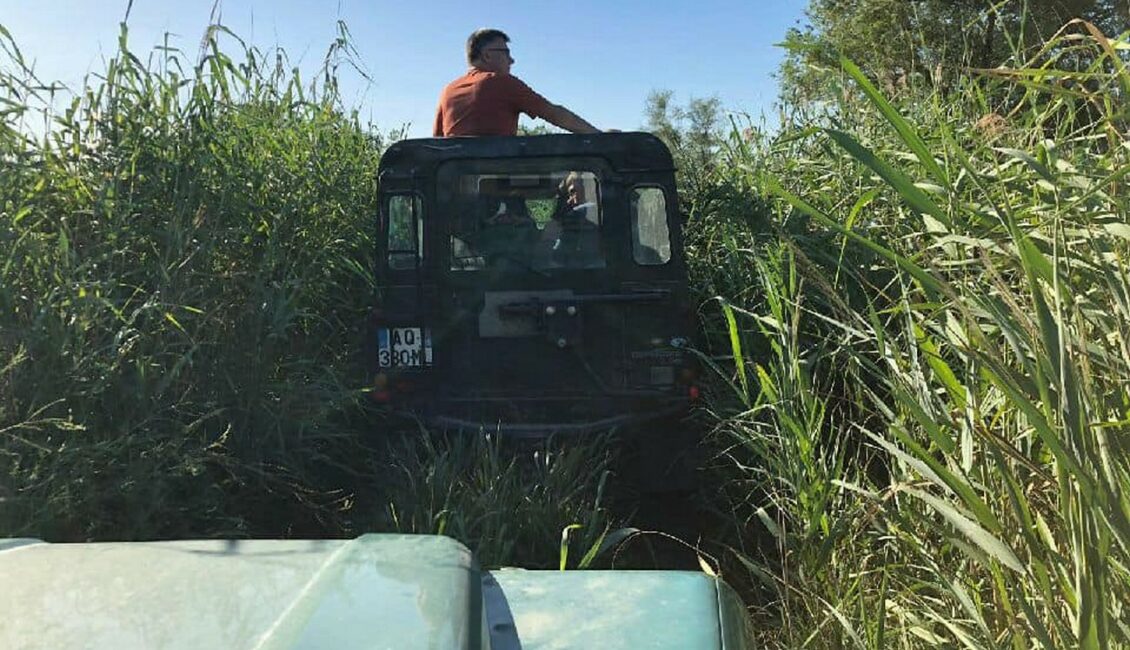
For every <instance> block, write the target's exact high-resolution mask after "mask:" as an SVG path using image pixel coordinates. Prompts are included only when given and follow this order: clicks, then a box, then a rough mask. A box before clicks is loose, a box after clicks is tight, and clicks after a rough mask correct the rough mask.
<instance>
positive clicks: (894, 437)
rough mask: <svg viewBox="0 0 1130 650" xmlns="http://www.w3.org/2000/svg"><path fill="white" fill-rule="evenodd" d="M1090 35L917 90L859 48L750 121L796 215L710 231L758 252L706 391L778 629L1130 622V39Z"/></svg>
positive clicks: (983, 637)
mask: <svg viewBox="0 0 1130 650" xmlns="http://www.w3.org/2000/svg"><path fill="white" fill-rule="evenodd" d="M1070 38H1071V40H1067V38H1066V37H1065V38H1064V40H1060V41H1058V42H1050V43H1048V44H1046V45H1045V47H1044V48H1042V49H1043V50H1044V52H1045V57H1046V58H1044V59H1043V60H1042V61H1041V63H1040V67H1039V68H1038V69H1032V68H1026V69H1003V70H1001V71H999V73H994V74H993V75H992V76H986V77H984V78H981V79H977V80H970V81H969V82H967V83H965V84H964V85H962V86H961V87H960V88H959V90H960V92H959V93H949V94H942V93H941V92H940V91H939V92H934V93H931V94H910V95H906V96H903V97H901V98H900V99H898V100H897V101H895V100H892V99H891V98H889V97H887V96H884V94H883V93H882V91H881V90H880V89H878V88H876V87H875V86H874V85H873V84H872V82H871V81H870V80H869V78H868V76H867V75H866V73H865V72H863V71H861V70H859V69H858V68H856V67H855V66H854V65H851V64H850V63H848V62H845V63H844V65H843V67H842V68H841V70H840V74H842V75H843V76H844V78H846V79H849V80H851V82H852V83H854V84H856V86H857V89H858V92H859V97H862V98H864V101H865V102H866V104H860V103H859V102H858V101H857V99H856V98H855V97H845V98H844V100H843V101H844V102H845V103H844V104H843V105H842V106H841V107H840V110H838V111H836V112H835V113H834V116H835V121H836V124H837V128H834V129H832V128H826V127H825V124H826V122H825V120H823V119H818V120H815V121H814V122H813V123H811V124H799V125H790V126H788V127H786V128H785V129H784V130H782V132H781V133H779V134H778V135H777V136H776V137H775V138H773V139H772V140H770V141H768V142H767V143H765V144H764V145H762V146H761V147H760V148H753V149H750V148H748V147H746V146H745V143H744V141H743V140H742V139H741V138H738V137H737V134H735V138H734V139H733V141H732V143H731V151H732V152H733V155H735V160H736V162H737V164H735V165H734V166H733V167H729V168H727V169H728V170H729V171H728V173H731V174H733V175H736V176H744V177H745V179H744V181H742V180H735V181H733V183H734V184H735V185H740V184H741V183H743V182H744V183H745V185H746V186H748V187H753V188H761V191H762V192H764V193H770V194H772V195H774V196H775V197H776V200H775V201H773V204H772V205H773V209H774V212H775V217H774V220H775V221H776V222H777V223H778V224H780V226H779V227H778V228H777V229H776V231H775V234H776V235H777V236H776V237H774V238H771V239H767V238H766V237H764V236H762V237H761V238H760V239H758V240H749V239H748V234H746V233H744V232H742V231H741V230H739V229H738V228H736V227H734V226H733V225H731V226H730V227H729V228H730V230H731V231H732V232H733V233H734V234H735V237H734V238H732V239H727V238H724V237H715V238H713V239H712V240H710V241H708V242H704V243H703V244H701V245H704V246H705V247H706V250H705V251H702V252H701V254H706V255H710V256H715V257H717V256H721V255H725V256H726V258H727V259H728V260H730V261H731V266H728V267H725V268H719V269H718V270H717V271H715V273H716V274H717V275H719V276H723V275H726V274H729V273H731V272H732V270H733V269H734V268H735V266H737V265H738V263H739V262H738V261H739V260H740V259H741V257H742V256H745V257H746V261H745V264H744V268H752V269H755V270H756V274H755V275H754V276H753V280H754V281H756V283H757V289H756V290H752V291H747V292H745V293H743V294H741V295H738V296H730V295H724V297H723V304H724V305H726V309H724V310H723V311H724V315H728V314H733V315H735V318H730V319H725V318H722V319H719V321H718V322H723V323H725V322H728V326H726V327H717V328H716V329H715V330H713V337H714V339H715V341H716V345H717V347H718V348H719V349H720V350H726V351H727V354H732V353H735V352H738V351H739V350H740V351H741V354H743V355H744V357H745V358H744V359H743V360H742V361H740V362H739V363H736V364H735V367H734V368H733V369H732V371H729V370H727V371H725V372H726V379H727V382H726V386H727V389H726V390H725V391H720V392H717V393H716V397H715V401H714V408H715V410H716V411H718V412H719V413H720V414H725V417H723V418H722V419H721V420H720V423H719V427H718V431H717V434H718V435H717V441H716V444H717V446H718V448H719V449H720V450H721V452H722V453H723V454H724V455H723V458H725V459H729V461H730V462H731V465H730V467H729V470H728V471H727V470H726V468H725V467H723V468H721V470H720V471H723V472H725V475H726V476H727V477H729V478H730V481H729V482H728V483H727V487H726V493H727V496H728V498H729V500H730V504H731V505H730V507H731V509H732V511H733V512H734V514H735V516H736V518H737V519H738V521H740V522H744V525H745V526H747V527H748V528H746V529H745V530H744V532H742V533H741V534H739V535H737V536H735V537H734V538H732V539H731V540H730V542H729V545H730V546H732V547H733V548H734V549H736V551H735V554H734V555H733V556H734V557H735V558H736V560H737V564H738V565H739V566H741V567H744V568H746V569H749V571H750V572H751V576H752V578H753V580H754V581H755V582H760V583H761V584H762V585H763V586H764V588H765V589H766V590H767V593H768V594H770V595H768V596H767V598H768V599H769V600H770V601H771V602H772V603H773V605H772V606H771V607H770V608H768V609H767V610H763V611H766V615H765V616H764V617H763V620H762V624H761V626H760V627H761V629H763V630H765V633H764V638H763V641H764V642H765V643H766V644H767V645H771V646H779V647H789V648H793V647H843V646H844V645H854V646H856V647H887V646H892V645H897V646H899V647H921V646H924V645H941V646H947V647H969V648H982V647H1014V648H1027V647H1045V648H1058V647H1068V646H1078V647H1091V648H1100V647H1101V648H1105V647H1123V646H1125V645H1127V644H1130V621H1128V620H1127V619H1126V611H1125V608H1124V606H1123V603H1125V602H1127V600H1128V598H1130V571H1128V570H1127V567H1128V566H1130V526H1128V523H1130V501H1128V500H1127V497H1126V495H1127V494H1130V462H1128V460H1127V459H1128V458H1130V456H1128V455H1127V448H1126V445H1127V444H1128V442H1130V438H1127V433H1128V432H1130V417H1128V416H1130V411H1128V404H1130V403H1128V402H1127V398H1126V396H1127V395H1130V383H1128V379H1127V378H1128V377H1130V354H1127V351H1128V350H1130V347H1128V344H1127V340H1128V339H1127V337H1128V335H1130V308H1128V304H1130V302H1128V297H1130V276H1128V275H1127V273H1126V267H1127V263H1126V259H1127V255H1128V254H1130V239H1127V238H1126V236H1125V232H1124V231H1125V228H1124V223H1125V220H1126V215H1127V214H1130V203H1128V202H1127V197H1126V193H1125V191H1124V189H1125V182H1124V179H1125V178H1126V177H1127V176H1128V175H1130V145H1128V144H1127V139H1126V137H1125V122H1124V115H1123V114H1122V108H1121V107H1122V104H1121V102H1119V101H1117V99H1118V98H1119V97H1121V96H1123V95H1122V93H1123V92H1124V88H1123V87H1122V86H1123V76H1124V75H1125V73H1126V68H1125V64H1124V63H1123V62H1122V61H1121V59H1120V58H1119V55H1118V54H1117V52H1118V48H1125V47H1126V43H1125V41H1123V42H1121V43H1114V44H1112V43H1110V42H1108V41H1107V40H1106V39H1104V38H1102V37H1101V36H1100V35H1098V34H1094V35H1091V36H1088V37H1087V38H1086V39H1080V38H1077V37H1070ZM1082 48H1089V51H1087V52H1078V51H1077V49H1082ZM1079 55H1081V56H1079ZM1080 61H1089V62H1090V63H1089V64H1088V65H1087V67H1085V68H1083V69H1079V68H1078V67H1077V65H1078V63H1079V62H1080ZM1051 74H1054V75H1055V76H1057V77H1058V78H1059V79H1061V80H1065V81H1067V82H1078V83H1081V82H1083V81H1086V82H1087V83H1088V84H1089V88H1091V89H1092V91H1093V94H1092V95H1090V99H1089V101H1088V104H1087V106H1080V104H1079V103H1078V102H1076V101H1075V97H1073V96H1072V94H1071V92H1070V90H1068V89H1067V88H1066V84H1065V85H1060V86H1058V87H1049V86H1048V85H1047V84H1045V83H1044V81H1045V79H1046V75H1051ZM994 93H1008V94H1010V95H1012V96H1015V97H1018V98H1021V99H1020V101H1019V103H1018V105H1017V107H1016V109H1015V110H1014V111H1013V112H1012V114H1011V115H1010V116H1009V118H1008V119H1007V120H1005V121H1004V123H1003V124H1002V123H992V124H988V123H986V122H985V121H984V120H981V119H979V118H980V116H981V115H982V114H983V110H984V106H985V101H986V100H985V98H986V97H987V96H989V95H991V94H994ZM712 218H714V215H708V216H707V219H708V220H709V219H712ZM719 218H720V219H721V220H722V221H724V222H726V223H728V224H740V223H741V221H740V220H739V219H737V218H736V217H735V216H733V215H729V216H727V215H719ZM798 219H800V220H802V222H803V223H804V224H805V227H804V228H803V229H797V228H791V227H790V226H789V224H790V223H791V222H795V221H796V220H798ZM829 235H830V236H831V237H832V240H831V241H829V240H828V239H825V237H827V236H829ZM819 242H823V243H822V245H821V244H819ZM718 249H723V250H722V251H719V250H718ZM821 249H823V251H822V250H821ZM831 251H835V254H829V253H830V252H831ZM706 268H707V269H709V267H706ZM725 281H726V280H725V279H723V278H719V279H718V280H717V281H716V283H717V285H718V286H723V283H724V282H725ZM750 351H753V352H752V353H751V352H750ZM743 368H744V370H743ZM750 368H753V369H754V370H753V371H750V370H749V369H750ZM720 369H721V368H720ZM731 372H732V374H731ZM746 374H748V376H749V377H750V378H751V380H750V381H748V382H746V381H743V380H742V377H743V376H745V375H746ZM758 531H760V532H758ZM763 537H767V538H768V539H769V540H770V541H769V542H765V541H762V540H761V539H760V538H763ZM732 575H733V573H731V574H730V576H732ZM814 630H815V631H818V632H814ZM831 630H835V631H836V632H835V633H829V632H830V631H831Z"/></svg>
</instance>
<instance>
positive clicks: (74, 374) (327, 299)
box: [0, 27, 380, 539]
mask: <svg viewBox="0 0 1130 650" xmlns="http://www.w3.org/2000/svg"><path fill="white" fill-rule="evenodd" d="M223 34H224V32H223V30H222V28H213V29H212V30H210V31H209V34H208V37H207V39H206V41H205V42H206V47H205V48H204V50H203V52H202V54H201V56H200V58H199V59H198V60H197V61H196V62H195V63H192V62H190V61H188V60H186V57H185V56H184V55H183V54H182V53H180V52H177V51H175V50H171V49H166V50H164V51H162V52H161V53H160V54H159V56H157V58H156V60H155V61H153V62H151V63H150V64H149V65H144V64H142V62H141V61H140V60H139V59H138V58H137V57H136V56H135V55H134V54H133V53H132V52H131V51H130V50H129V49H128V46H127V42H126V30H125V28H124V27H123V28H122V37H121V50H120V51H119V53H118V55H117V56H116V57H115V58H114V59H112V60H111V61H110V62H109V63H108V64H107V69H106V72H105V74H104V76H103V77H102V78H101V79H98V80H94V81H93V83H90V84H88V85H87V86H86V88H85V89H83V90H82V91H81V92H79V93H78V94H77V95H76V96H75V97H74V99H73V101H71V102H70V103H69V104H67V105H65V106H64V108H63V110H62V111H61V112H58V113H56V112H55V111H54V107H53V106H52V104H51V102H50V98H49V97H46V96H45V92H44V91H43V90H42V87H43V85H44V84H42V83H40V82H39V81H38V80H37V79H35V78H34V76H33V75H32V73H31V72H30V71H29V70H28V69H27V67H26V66H25V65H24V63H23V61H22V59H21V58H20V55H19V51H18V50H17V49H16V47H15V44H14V43H13V42H12V41H11V40H10V39H6V40H4V41H3V44H4V51H5V53H6V55H7V57H8V61H7V63H6V64H5V65H4V66H2V67H0V70H3V71H4V72H3V76H2V77H0V93H2V95H0V99H2V100H3V102H4V106H6V107H7V109H6V110H5V112H4V115H3V124H4V128H3V129H0V152H2V153H0V156H3V158H4V159H5V164H4V165H3V166H2V167H0V242H3V245H2V247H0V367H3V368H4V371H3V379H2V380H0V381H2V382H3V384H2V385H3V390H2V391H0V431H3V436H2V438H0V459H2V461H3V464H4V470H3V472H2V475H3V477H4V478H3V484H2V488H0V499H3V501H2V502H0V507H2V512H0V524H2V525H0V529H3V531H4V533H5V534H37V535H42V536H46V537H49V538H53V539H91V538H100V539H107V538H127V539H128V538H138V537H153V536H157V537H166V536H183V535H186V534H191V533H192V532H194V531H200V530H202V529H207V530H209V531H210V533H211V534H229V535H242V534H254V533H256V532H258V531H264V530H277V526H278V524H277V523H276V522H277V521H278V520H279V519H280V518H285V519H289V520H290V525H291V526H293V528H294V529H295V530H301V529H303V528H306V529H309V530H317V529H321V528H322V527H323V526H329V527H330V528H333V527H335V525H336V524H334V523H333V522H334V521H339V520H340V505H341V501H340V499H341V495H340V494H337V493H336V492H335V490H338V489H340V487H339V486H340V485H341V484H340V482H339V479H331V478H330V477H332V476H333V475H334V474H335V473H337V471H338V467H339V466H341V465H342V464H345V465H347V464H348V462H347V459H348V458H349V454H350V449H351V448H353V447H355V446H356V445H357V443H356V442H353V441H352V439H353V436H347V435H342V432H343V430H348V429H349V428H351V427H354V426H356V424H355V422H356V421H357V420H359V419H361V412H362V410H363V395H362V393H361V392H360V390H359V388H360V387H361V385H362V380H363V373H362V368H361V367H360V365H359V363H358V359H357V355H356V352H355V350H356V349H357V348H358V346H359V345H360V342H361V337H360V329H359V327H360V325H361V324H362V323H363V319H364V315H365V313H366V311H367V309H368V298H369V296H370V294H371V291H372V277H371V274H370V271H369V263H368V258H369V251H370V250H371V246H372V235H371V230H372V229H371V226H370V223H369V220H368V218H366V217H369V216H370V215H372V214H373V212H374V209H375V187H374V184H373V182H372V178H374V176H375V172H376V165H377V161H378V155H379V150H380V142H379V141H378V140H377V139H376V138H374V137H373V136H372V135H370V134H369V132H368V131H367V130H365V129H363V128H362V127H361V125H360V124H358V123H357V121H356V119H355V118H353V117H350V116H348V115H346V114H345V113H344V112H343V111H342V110H341V109H340V108H339V107H338V101H337V96H336V94H335V84H334V82H333V81H332V79H333V76H332V75H333V70H334V69H335V68H336V66H337V65H338V62H339V61H340V60H343V59H345V58H348V57H349V56H351V53H350V50H349V49H348V46H347V45H346V44H345V42H344V41H341V42H339V43H337V44H335V47H334V48H331V50H330V53H329V54H328V55H327V59H326V62H325V66H324V72H325V78H324V80H323V81H322V82H321V83H317V84H312V85H309V86H304V85H303V84H302V82H301V80H300V78H299V76H298V73H297V71H291V70H290V69H288V67H287V64H286V61H285V58H284V57H283V56H282V55H281V54H280V55H279V56H278V57H267V56H264V55H263V54H262V53H261V52H258V51H257V50H254V49H248V50H246V51H245V59H244V61H243V62H240V63H237V62H235V61H233V60H232V59H231V58H229V57H228V56H227V55H226V54H224V53H223V52H222V51H221V50H220V48H219V44H218V40H217V39H218V38H219V37H220V36H222V35H223ZM344 34H345V32H344V29H343V35H344ZM37 102H38V103H37ZM37 114H38V115H41V116H43V117H44V119H45V120H46V121H47V129H46V130H45V131H43V132H40V133H39V135H28V134H30V133H36V131H35V130H34V122H32V121H31V120H32V119H33V117H34V116H36V115H37ZM359 217H361V218H359ZM241 499H246V501H245V502H241ZM257 511H259V512H262V514H263V517H262V518H260V517H259V516H257V515H256V512H257ZM280 513H289V514H287V515H285V516H284V517H280ZM197 534H199V533H198V532H197Z"/></svg>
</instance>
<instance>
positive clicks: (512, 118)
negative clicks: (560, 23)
mask: <svg viewBox="0 0 1130 650" xmlns="http://www.w3.org/2000/svg"><path fill="white" fill-rule="evenodd" d="M509 42H510V37H509V36H507V35H506V34H505V33H503V32H501V31H499V30H497V29H480V30H477V31H476V32H475V33H473V34H471V36H470V37H469V38H468V39H467V62H468V63H470V64H471V69H470V70H468V71H467V74H465V75H463V76H462V77H459V78H458V79H456V80H455V81H452V82H451V83H449V84H447V86H446V87H445V88H444V89H443V92H442V93H441V94H440V98H439V107H438V108H437V109H436V119H435V126H434V127H433V129H432V135H433V136H435V137H437V138H439V137H452V136H461V135H517V133H518V114H519V113H525V114H527V115H529V116H530V117H535V118H541V119H543V120H545V121H547V122H549V123H550V124H553V125H554V126H557V127H560V128H562V129H565V130H566V131H570V132H572V133H599V132H600V130H599V129H597V128H596V127H594V126H593V125H592V124H589V123H588V122H586V121H585V120H583V119H581V118H580V117H578V116H577V114H576V113H574V112H572V111H570V110H569V109H567V108H565V107H564V106H561V105H559V104H552V103H550V102H549V101H548V100H546V98H545V97H542V96H541V95H539V94H537V93H536V92H534V91H533V89H532V88H530V87H529V86H527V85H526V84H525V83H524V82H523V81H522V80H521V79H519V78H518V77H515V76H513V75H511V74H510V66H511V65H513V64H514V59H513V58H511V57H510V48H509V47H508V46H507V43H509Z"/></svg>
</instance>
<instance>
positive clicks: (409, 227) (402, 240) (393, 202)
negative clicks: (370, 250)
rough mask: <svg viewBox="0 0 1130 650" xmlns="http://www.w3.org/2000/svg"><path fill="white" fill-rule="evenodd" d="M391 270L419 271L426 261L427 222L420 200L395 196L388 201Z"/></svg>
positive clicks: (411, 196)
mask: <svg viewBox="0 0 1130 650" xmlns="http://www.w3.org/2000/svg"><path fill="white" fill-rule="evenodd" d="M386 209H387V210H388V212H387V215H388V267H389V268H390V269H392V270H394V271H403V270H411V269H414V268H416V264H417V260H420V259H423V257H424V247H423V246H422V245H421V242H423V241H424V220H423V218H422V214H421V210H420V197H418V196H416V195H415V194H394V195H392V196H390V197H389V198H388V207H387V208H386Z"/></svg>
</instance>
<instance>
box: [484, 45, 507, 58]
mask: <svg viewBox="0 0 1130 650" xmlns="http://www.w3.org/2000/svg"><path fill="white" fill-rule="evenodd" d="M486 51H487V52H502V53H503V54H505V55H506V56H510V48H508V47H488V48H487V49H486Z"/></svg>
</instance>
